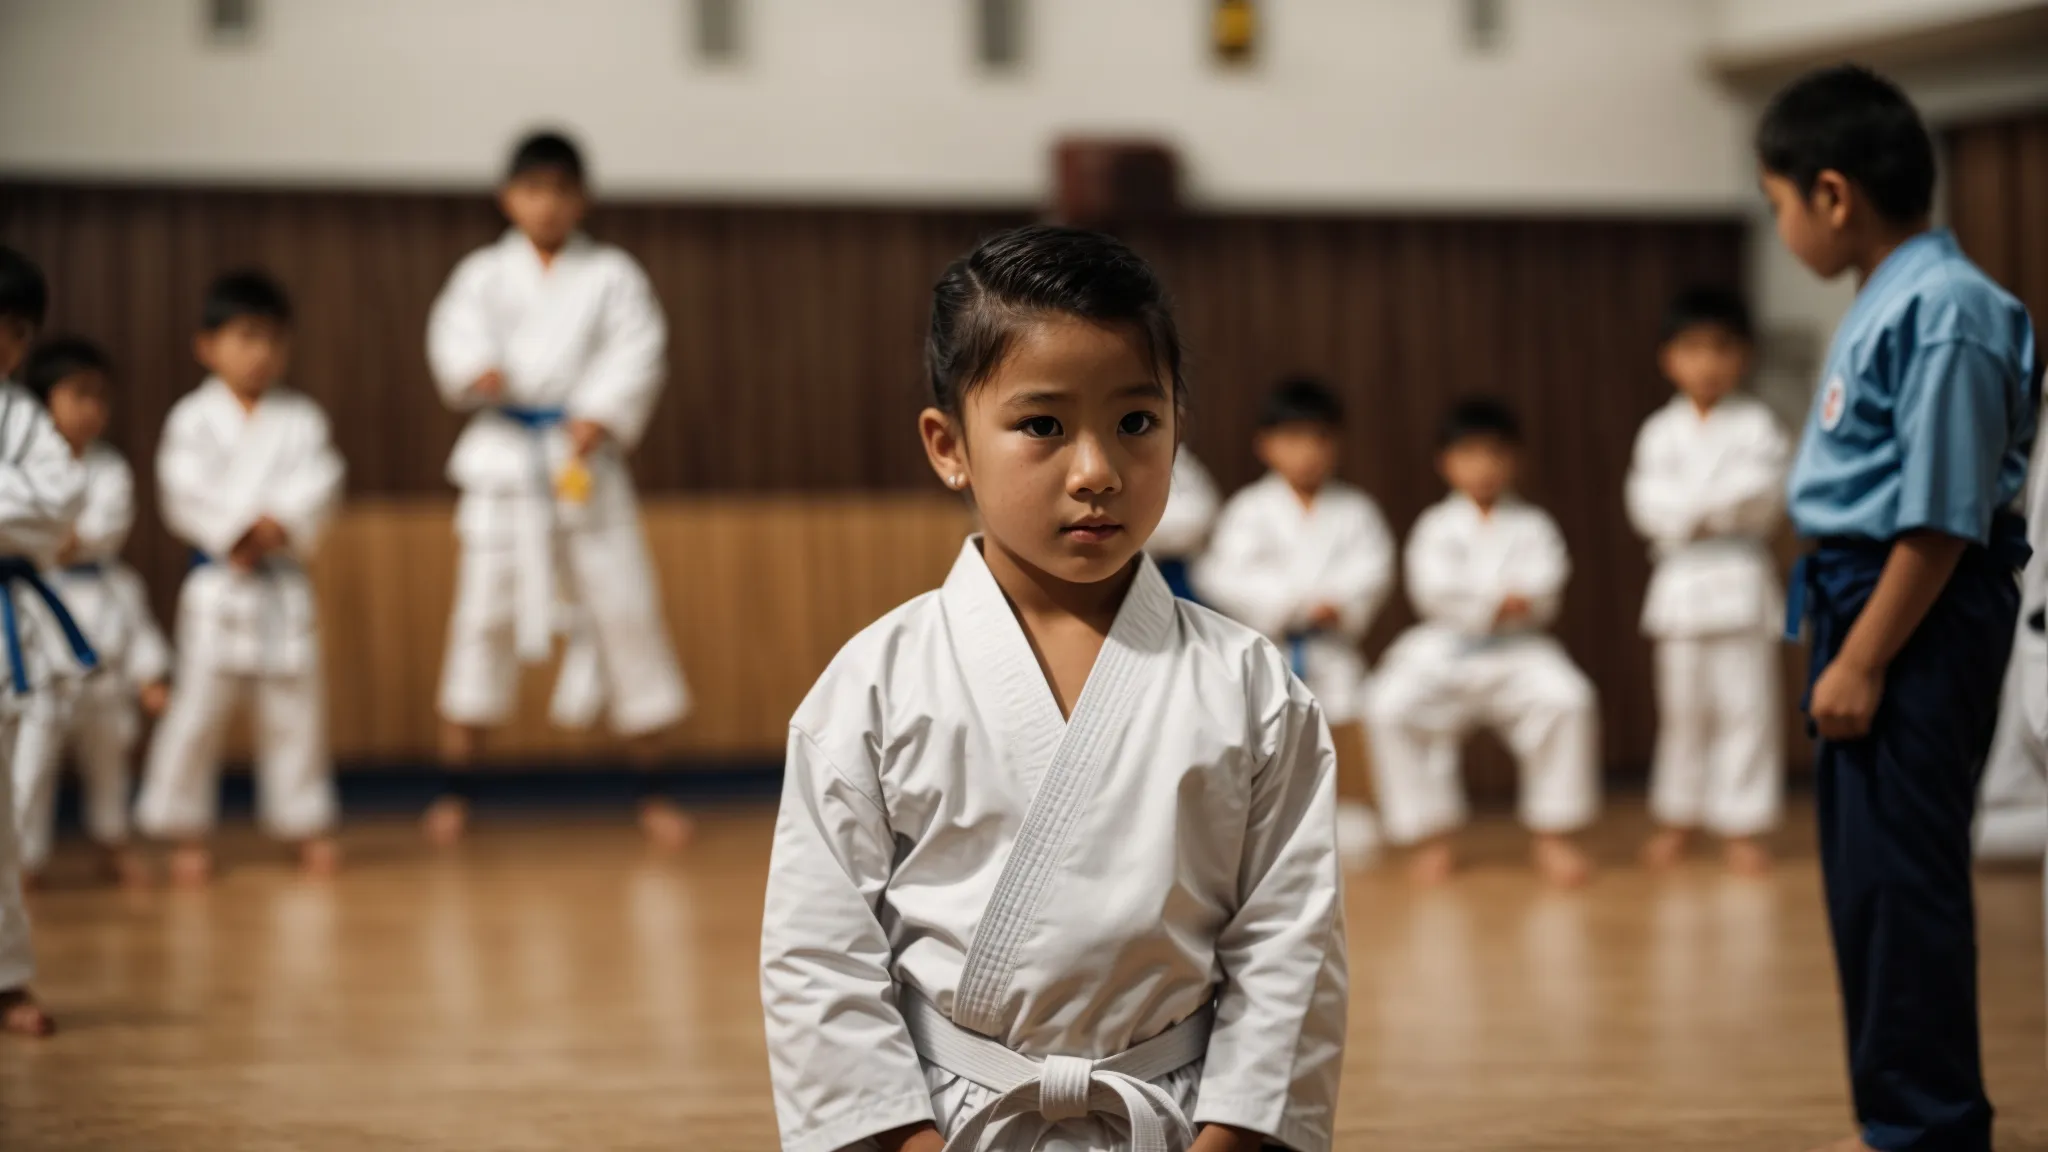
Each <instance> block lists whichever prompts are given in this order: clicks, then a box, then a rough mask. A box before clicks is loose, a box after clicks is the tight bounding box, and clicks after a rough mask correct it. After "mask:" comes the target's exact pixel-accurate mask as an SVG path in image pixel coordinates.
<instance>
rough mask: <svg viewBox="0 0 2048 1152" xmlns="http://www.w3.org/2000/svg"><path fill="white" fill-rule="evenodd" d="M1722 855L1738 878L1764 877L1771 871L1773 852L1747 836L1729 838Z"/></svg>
mask: <svg viewBox="0 0 2048 1152" xmlns="http://www.w3.org/2000/svg"><path fill="white" fill-rule="evenodd" d="M1721 854H1722V857H1723V858H1724V859H1725V860H1726V861H1727V862H1728V870H1729V871H1730V872H1733V873H1735V874H1736V875H1737V876H1763V875H1766V874H1768V873H1769V872H1770V870H1771V850H1770V849H1769V848H1766V847H1764V846H1763V845H1762V844H1759V843H1757V842H1756V841H1755V840H1752V839H1750V838H1749V837H1747V836H1731V837H1729V839H1728V843H1726V844H1724V845H1722V847H1721Z"/></svg>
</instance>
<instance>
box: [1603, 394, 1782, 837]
mask: <svg viewBox="0 0 2048 1152" xmlns="http://www.w3.org/2000/svg"><path fill="white" fill-rule="evenodd" d="M1790 459H1791V443H1790V441H1788V440H1787V439H1786V437H1785V433H1784V430H1783V429H1781V428H1780V427H1779V426H1778V421H1777V419H1776V418H1775V417H1773V416H1772V415H1771V411H1770V409H1769V408H1768V407H1766V406H1765V405H1764V403H1763V402H1762V401H1760V400H1757V399H1755V398H1754V397H1751V396H1743V395H1736V396H1729V397H1727V398H1726V399H1724V400H1722V401H1721V402H1720V403H1718V404H1716V405H1715V406H1714V407H1713V408H1712V409H1711V410H1709V411H1708V413H1707V415H1706V416H1704V417H1702V416H1701V415H1700V414H1699V411H1698V409H1696V408H1695V407H1694V406H1693V404H1692V401H1690V400H1687V399H1686V398H1684V397H1682V396H1681V397H1678V398H1676V399H1674V400H1672V401H1671V402H1670V403H1669V404H1666V405H1665V406H1664V407H1663V408H1661V409H1659V410H1658V411H1657V413H1656V414H1655V415H1653V416H1651V417H1650V418H1649V420H1647V421H1645V422H1644V424H1643V428H1642V431H1641V432H1640V433H1639V434H1638V435H1637V436H1636V444H1635V455H1634V458H1633V461H1632V462H1631V464H1630V466H1629V474H1628V482H1627V488H1626V494H1625V503H1626V504H1627V506H1628V516H1629V522H1630V523H1632V524H1634V525H1635V529H1636V531H1637V532H1638V533H1640V534H1641V535H1642V536H1643V538H1644V539H1645V540H1647V541H1648V542H1649V544H1650V551H1651V557H1652V560H1653V562H1654V564H1655V568H1654V570H1653V572H1652V574H1651V576H1650V587H1649V591H1648V593H1647V595H1646V596H1645V597H1644V600H1643V617H1642V627H1643V634H1644V635H1646V636H1648V637H1650V638H1651V639H1652V640H1654V641H1655V642H1656V672H1657V750H1656V759H1655V763H1654V765H1653V768H1652V776H1651V781H1652V782H1651V788H1650V811H1651V813H1652V814H1653V815H1654V816H1655V817H1656V818H1657V820H1658V821H1659V822H1661V823H1663V824H1666V825H1669V826H1671V827H1676V828H1705V829H1707V830H1708V831H1710V832H1713V833H1715V834H1716V835H1721V836H1754V835H1757V834H1759V833H1761V832H1764V831H1766V830H1768V829H1770V828H1771V827H1772V826H1773V825H1775V824H1776V823H1777V822H1778V814H1779V810H1780V808H1781V807H1782V803H1783V799H1784V791H1785V735H1784V727H1783V724H1784V720H1783V716H1784V704H1785V702H1784V699H1783V693H1782V691H1781V689H1780V686H1779V681H1780V679H1781V676H1780V672H1779V661H1780V659H1781V657H1782V652H1781V647H1780V646H1781V645H1782V643H1783V640H1782V639H1781V637H1782V636H1783V633H1784V630H1785V605H1784V592H1783V587H1784V584H1783V580H1782V578H1781V577H1780V576H1779V574H1778V569H1777V565H1776V562H1775V561H1774V559H1773V557H1772V555H1771V536H1772V534H1773V533H1775V532H1776V531H1777V530H1778V527H1779V525H1780V524H1781V523H1782V522H1783V520H1784V515H1785V473H1786V469H1787V468H1788V466H1789V464H1790Z"/></svg>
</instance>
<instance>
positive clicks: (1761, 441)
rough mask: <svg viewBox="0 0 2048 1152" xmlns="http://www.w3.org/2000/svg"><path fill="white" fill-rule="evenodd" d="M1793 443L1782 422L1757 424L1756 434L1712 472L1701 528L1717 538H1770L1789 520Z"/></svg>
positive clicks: (1767, 419)
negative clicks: (1788, 479)
mask: <svg viewBox="0 0 2048 1152" xmlns="http://www.w3.org/2000/svg"><path fill="white" fill-rule="evenodd" d="M1791 462H1792V443H1791V441H1790V440H1789V439H1787V438H1786V436H1785V432H1784V430H1783V429H1781V428H1779V427H1778V422H1777V421H1776V420H1773V419H1771V418H1770V417H1769V416H1763V417H1761V418H1760V419H1759V420H1758V423H1757V426H1756V428H1755V430H1754V433H1753V435H1752V436H1750V437H1749V438H1748V439H1747V440H1745V441H1744V443H1743V444H1742V445H1741V446H1740V447H1739V448H1738V449H1737V450H1736V451H1735V452H1733V453H1731V454H1730V456H1729V458H1728V459H1727V460H1724V461H1723V462H1722V463H1721V466H1720V467H1719V468H1716V469H1715V471H1714V477H1713V480H1714V483H1713V491H1712V492H1710V493H1709V494H1708V495H1709V496H1710V497H1711V499H1712V504H1711V506H1710V507H1709V508H1708V509H1707V512H1706V515H1705V516H1704V517H1703V518H1702V521H1701V524H1702V526H1703V527H1704V528H1705V529H1706V530H1707V531H1708V532H1711V533H1713V534H1714V535H1717V536H1757V537H1767V536H1769V535H1771V534H1772V533H1773V532H1776V531H1777V530H1778V524H1779V523H1780V522H1781V521H1782V520H1784V518H1785V474H1786V472H1787V471H1788V470H1789V469H1790V467H1791Z"/></svg>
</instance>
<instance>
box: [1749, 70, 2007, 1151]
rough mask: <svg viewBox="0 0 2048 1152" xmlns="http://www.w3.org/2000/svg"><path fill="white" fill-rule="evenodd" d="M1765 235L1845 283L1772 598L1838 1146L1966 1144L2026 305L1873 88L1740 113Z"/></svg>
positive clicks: (1797, 86) (1975, 1088) (1928, 153)
mask: <svg viewBox="0 0 2048 1152" xmlns="http://www.w3.org/2000/svg"><path fill="white" fill-rule="evenodd" d="M1756 148H1757V157H1758V161H1759V165H1760V168H1761V175H1762V183H1763V187H1764V191H1765V194H1766V195H1767V196H1768V197H1769V199H1770V203H1771V210H1772V212H1773V214H1774V215H1775V216H1776V217H1777V230H1778V235H1779V238H1780V239H1781V240H1782V241H1783V242H1784V244H1785V246H1786V247H1787V248H1788V249H1790V250H1791V252H1792V253H1793V255H1795V256H1797V257H1798V258H1799V259H1800V261H1801V262H1802V263H1804V264H1806V265H1807V267H1809V268H1811V269H1812V270H1813V271H1814V272H1815V273H1816V274H1818V275H1820V276H1821V277H1823V278H1832V277H1834V276H1837V275H1840V274H1841V273H1843V272H1846V271H1851V270H1853V271H1854V272H1855V273H1856V275H1857V279H1858V280H1859V282H1860V284H1861V287H1860V290H1859V291H1858V293H1857V297H1856V303H1855V305H1854V306H1853V307H1852V308H1851V309H1850V311H1849V314H1848V316H1847V317H1845V318H1844V319H1843V321H1842V323H1841V326H1840V327H1839V328H1838V329H1837V330H1836V333H1835V338H1834V343H1833V346H1832V347H1831V348H1830V350H1829V352H1828V357H1827V362H1826V366H1825V368H1824V369H1823V372H1822V376H1821V379H1822V384H1821V388H1820V393H1819V395H1818V396H1817V397H1816V398H1815V400H1814V404H1813V409H1812V413H1811V415H1810V416H1809V417H1808V420H1807V425H1806V432H1805V435H1804V437H1803V439H1802V440H1801V443H1800V447H1799V453H1798V456H1797V458H1796V460H1795V462H1794V465H1793V471H1792V478H1791V482H1790V487H1789V490H1788V498H1789V503H1790V512H1791V517H1792V522H1793V524H1794V526H1795V527H1796V528H1797V529H1798V531H1799V534H1800V536H1802V537H1803V538H1806V539H1809V540H1812V541H1815V542H1816V546H1815V548H1814V550H1813V551H1812V552H1811V554H1809V555H1808V556H1807V557H1806V559H1805V560H1804V561H1802V562H1801V565H1800V572H1799V574H1798V575H1797V576H1795V578H1794V585H1793V588H1792V595H1791V598H1790V599H1791V611H1790V612H1788V616H1790V617H1792V618H1793V622H1794V623H1795V624H1796V623H1798V622H1800V621H1802V620H1803V622H1804V623H1805V625H1806V626H1807V631H1808V635H1809V636H1810V638H1811V641H1812V669H1813V671H1812V678H1811V686H1810V688H1809V689H1808V692H1807V699H1806V712H1807V714H1808V716H1809V717H1810V718H1811V726H1812V729H1813V732H1814V734H1815V735H1816V736H1817V737H1819V741H1820V742H1819V746H1818V752H1817V761H1818V764H1817V776H1818V778H1817V788H1818V792H1819V800H1818V802H1819V810H1820V813H1819V814H1820V841H1821V864H1822V870H1823V874H1824V877H1825V881H1826V888H1827V902H1828V918H1829V923H1830V927H1831V928H1832V930H1833V935H1834V944H1835V958H1836V968H1837V975H1838V977H1839V979H1840V981H1841V991H1842V1002H1843V1009H1844V1016H1845V1023H1846V1026H1847V1032H1848V1047H1849V1067H1850V1079H1851V1090H1852V1095H1853V1096H1854V1099H1855V1107H1856V1117H1857V1121H1858V1124H1859V1127H1860V1131H1859V1133H1858V1134H1857V1135H1856V1136H1854V1137H1850V1138H1848V1139H1846V1140H1843V1141H1842V1142H1840V1143H1839V1144H1836V1145H1832V1146H1831V1147H1832V1148H1834V1149H1837V1150H1841V1152H1849V1150H1860V1149H1866V1148H1867V1149H1878V1150H1881V1152H1893V1150H1903V1149H1914V1150H1927V1152H1951V1150H1953V1152H1985V1150H1988V1149H1989V1148H1990V1147H1991V1104H1990V1101H1989V1100H1988V1099H1987V1098H1986V1097H1985V1093H1984V1080H1983V1073H1982V1068H1981V1062H1980V1059H1979V1042H1978V1027H1977V952H1976V925H1975V921H1974V915H1973V910H1972V906H1971V890H1970V819H1971V815H1972V809H1973V806H1974V801H1975V797H1976V789H1977V780H1978V776H1979V773H1980V772H1981V770H1982V768H1983V764H1984V756H1985V753H1986V751H1987V750H1988V748H1989V746H1990V742H1991V735H1992V727H1993V723H1994V720H1995V716H1996V711H1997V706H1998V694H1999V678H2000V674H2001V673H2002V672H2003V670H2004V667H2005V662H2006V656H2007V653H2008V651H2009V650H2010V648H2011V644H2012V635H2013V626H2014V623H2015V620H2016V617H2017V614H2018V611H2019V589H2018V585H2017V583H2016V581H2015V579H2014V576H2015V573H2016V572H2017V571H2018V569H2019V568H2020V567H2021V565H2023V564H2024V563H2025V561H2026V558H2027V554H2028V549H2027V544H2026V539H2025V534H2024V531H2023V528H2022V525H2021V523H2020V521H2019V518H2018V517H2017V516H2014V515H2012V514H2011V513H2010V512H2009V511H2007V510H2006V508H2007V505H2009V504H2010V503H2011V502H2012V500H2013V498H2014V497H2015V496H2016V495H2017V494H2018V493H2019V490H2020V486H2021V484H2022V482H2023V480H2024V477H2025V472H2026V462H2027V453H2028V449H2029V447H2030V445H2031V443H2032V440H2033V435H2034V411H2035V404H2036V400H2037V397H2036V396H2035V395H2034V394H2033V393H2034V391H2035V386H2034V384H2033V373H2032V365H2033V359H2034V356H2035V348H2034V337H2033V332H2032V329H2031V327H2030V325H2029V323H2028V320H2027V314H2026V310H2025V309H2024V308H2023V307H2021V305H2020V304H2019V302H2018V301H2016V300H2014V299H2013V297H2012V296H2011V295H2009V294H2007V293H2006V292H2004V291H2003V290H2001V289H2000V288H1999V287H1998V286H1997V285H1996V284H1994V283H1992V281H1991V280H1990V278H1989V277H1987V276H1985V275H1984V273H1983V272H1981V271H1980V270H1978V268H1977V267H1976V266H1975V265H1973V264H1971V263H1970V262H1969V260H1967V259H1966V258H1965V257H1964V256H1963V254H1962V253H1961V251H1960V250H1958V248H1957V246H1956V242H1955V239H1954V238H1953V237H1952V236H1951V235H1950V234H1949V233H1947V232H1946V231H1941V230H1937V229H1932V228H1930V227H1929V223H1928V219H1929V213H1930V209H1931V206H1932V204H1933V198H1934V179H1935V173H1934V149H1933V145H1932V143H1931V141H1930V140H1929V138H1928V135H1927V131H1926V129H1925V127H1924V126H1923V125H1922V124H1921V122H1920V118H1919V115H1918V113H1917V112H1916V111H1915V110H1914V108H1913V106H1912V104H1911V103H1909V102H1908V101H1907V100H1906V98H1905V97H1904V96H1903V95H1902V94H1901V93H1900V92H1899V91H1898V89H1897V88H1895V87H1893V86H1892V85H1891V84H1890V83H1888V82H1886V81H1885V80H1883V79H1881V78H1880V77H1878V76H1876V75H1873V74H1872V73H1870V72H1868V71H1865V70H1863V69H1860V68H1855V67H1848V66H1844V67H1838V68H1833V69H1828V70H1825V71H1822V72H1817V73H1814V74H1812V75H1809V76H1807V77H1805V78H1803V79H1801V80H1798V81H1796V82H1795V83H1793V84H1792V85H1791V86H1790V87H1788V88H1787V89H1785V90H1784V91H1783V92H1781V93H1780V94H1779V95H1778V96H1777V97H1776V98H1775V99H1774V100H1773V101H1772V103H1771V105H1770V107H1769V108H1768V109H1767V110H1766V112H1765V113H1764V117H1763V122H1762V124H1761V125H1760V127H1759V128H1758V130H1757V141H1756Z"/></svg>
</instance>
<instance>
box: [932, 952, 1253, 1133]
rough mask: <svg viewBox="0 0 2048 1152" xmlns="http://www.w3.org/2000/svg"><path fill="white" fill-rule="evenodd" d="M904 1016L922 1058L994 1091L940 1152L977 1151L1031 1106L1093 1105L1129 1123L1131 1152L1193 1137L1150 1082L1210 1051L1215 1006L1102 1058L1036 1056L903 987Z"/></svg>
mask: <svg viewBox="0 0 2048 1152" xmlns="http://www.w3.org/2000/svg"><path fill="white" fill-rule="evenodd" d="M903 1019H904V1022H905V1023H906V1024H908V1025H909V1027H910V1040H911V1043H912V1044H914V1045H915V1046H916V1047H917V1054H918V1056H919V1057H920V1058H921V1059H923V1060H924V1061H925V1062H926V1063H928V1064H932V1065H934V1066H936V1067H939V1068H943V1069H945V1070H946V1071H948V1072H951V1073H952V1074H953V1075H955V1076H960V1077H964V1078H965V1079H968V1080H972V1081H973V1082H975V1083H976V1084H979V1085H981V1086H982V1087H984V1088H987V1089H989V1090H990V1091H992V1092H995V1093H997V1096H996V1098H995V1099H993V1100H990V1101H989V1102H988V1103H986V1104H984V1105H982V1106H981V1107H980V1108H977V1109H975V1110H974V1111H973V1112H972V1113H970V1114H969V1115H968V1117H967V1122H966V1123H965V1124H962V1125H961V1126H960V1129H959V1130H958V1131H956V1132H954V1133H953V1135H952V1137H951V1138H950V1139H948V1140H947V1141H946V1149H945V1152H974V1150H975V1149H978V1148H980V1147H981V1138H982V1134H983V1132H985V1131H986V1130H987V1129H988V1127H989V1125H991V1124H996V1123H1000V1122H1002V1121H1004V1120H1007V1119H1009V1118H1010V1117H1012V1116H1018V1115H1022V1114H1024V1113H1031V1112H1035V1113H1037V1114H1038V1115H1041V1116H1043V1117H1045V1118H1046V1119H1048V1120H1053V1121H1059V1120H1078V1119H1080V1118H1081V1117H1083V1116H1087V1115H1089V1114H1091V1113H1096V1112H1108V1113H1112V1114H1114V1113H1122V1115H1123V1116H1124V1117H1125V1118H1126V1119H1128V1120H1129V1121H1130V1122H1131V1150H1132V1152H1176V1150H1177V1149H1185V1148H1186V1147H1188V1145H1190V1144H1193V1143H1194V1141H1195V1126H1194V1124H1193V1122H1191V1121H1190V1120H1189V1119H1188V1118H1187V1116H1186V1115H1185V1114H1184V1113H1182V1112H1181V1110H1180V1105H1179V1104H1178V1103H1177V1102H1176V1101H1175V1100H1174V1099H1173V1097H1171V1096H1169V1095H1167V1094H1166V1092H1165V1091H1164V1090H1162V1089H1160V1088H1159V1087H1158V1086H1157V1085H1154V1084H1152V1083H1150V1081H1153V1080H1157V1079H1159V1078H1160V1077H1162V1076H1165V1075H1166V1074H1168V1073H1169V1072H1175V1071H1178V1070H1180V1069H1182V1068H1185V1067H1187V1066H1188V1065H1189V1064H1192V1063H1194V1062H1195V1061H1197V1060H1200V1059H1201V1058H1202V1057H1203V1056H1204V1055H1206V1054H1207V1053H1208V1050H1209V1027H1210V1024H1211V1022H1212V1021H1213V1019H1214V1013H1213V1012H1212V1011H1211V1010H1210V1009H1209V1008H1206V1007H1205V1008H1203V1009H1202V1010H1201V1011H1200V1012H1197V1013H1195V1014H1194V1015H1193V1016H1190V1017H1188V1018H1187V1019H1185V1020H1183V1021H1181V1022H1180V1023H1178V1024H1175V1025H1174V1026H1173V1027H1171V1028H1168V1029H1167V1030H1166V1031H1164V1032H1161V1033H1160V1034H1159V1035H1157V1036H1154V1037H1152V1038H1151V1039H1150V1040H1147V1041H1145V1042H1144V1043H1142V1044H1138V1045H1135V1046H1133V1047H1131V1048H1128V1049H1126V1050H1124V1051H1122V1052H1119V1053H1117V1054H1116V1055H1114V1056H1111V1057H1109V1058H1107V1059H1104V1060H1088V1059H1084V1058H1082V1057H1079V1056H1048V1057H1046V1058H1045V1059H1044V1060H1034V1059H1032V1058H1031V1057H1029V1056H1026V1055H1024V1054H1023V1053H1021V1052H1015V1051H1012V1050H1011V1049H1009V1048H1006V1047H1004V1046H1003V1045H1001V1044H999V1043H997V1042H996V1041H994V1040H991V1039H989V1038H988V1037H986V1036H983V1035H981V1034H980V1033H978V1032H969V1031H968V1030H967V1029H965V1028H962V1027H960V1026H959V1025H958V1024H955V1023H953V1022H952V1021H951V1020H949V1019H947V1018H946V1014H945V1013H943V1012H941V1011H939V1009H938V1007H937V1006H936V1005H934V1004H933V1003H932V1002H931V1001H929V1000H927V999H925V998H924V997H923V996H920V995H918V994H917V993H915V992H910V991H907V990H906V992H905V994H904V999H903Z"/></svg>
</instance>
